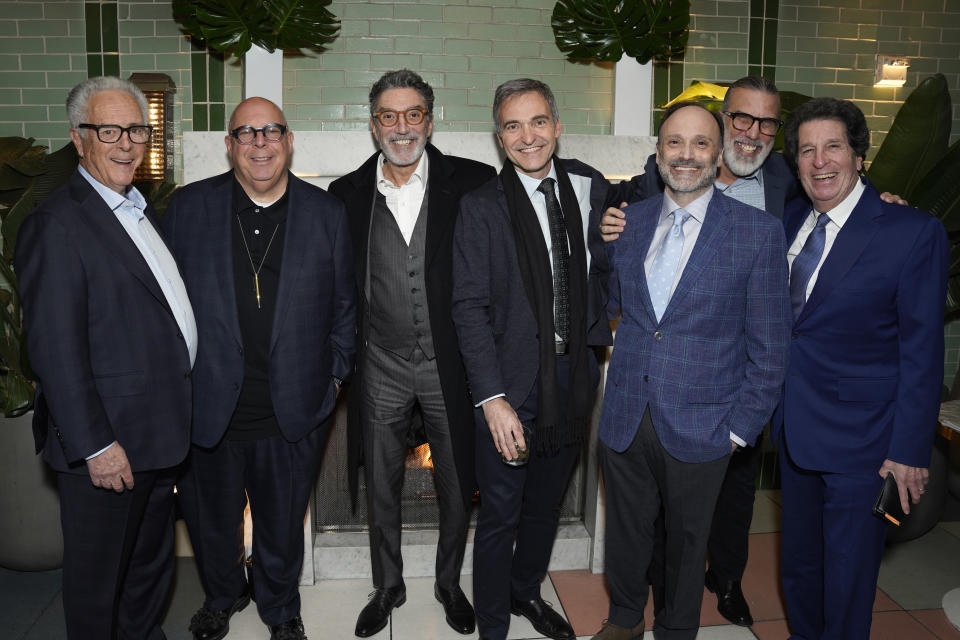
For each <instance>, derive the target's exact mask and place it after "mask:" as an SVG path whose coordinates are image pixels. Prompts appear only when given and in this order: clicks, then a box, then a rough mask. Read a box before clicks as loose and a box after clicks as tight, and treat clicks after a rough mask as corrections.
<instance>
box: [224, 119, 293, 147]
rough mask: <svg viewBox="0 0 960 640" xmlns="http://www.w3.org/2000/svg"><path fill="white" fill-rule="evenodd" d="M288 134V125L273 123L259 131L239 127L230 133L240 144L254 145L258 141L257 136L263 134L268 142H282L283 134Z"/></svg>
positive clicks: (253, 128) (252, 128)
mask: <svg viewBox="0 0 960 640" xmlns="http://www.w3.org/2000/svg"><path fill="white" fill-rule="evenodd" d="M286 132H287V127H286V125H282V124H277V123H275V122H271V123H270V124H265V125H263V126H262V127H260V128H259V129H257V128H255V127H250V126H244V127H237V128H236V129H234V130H233V131H231V132H230V135H231V136H233V137H234V139H235V140H236V141H237V142H239V143H240V144H253V143H254V141H255V140H256V139H257V134H258V133H262V134H263V139H264V140H266V141H267V142H280V140H281V139H283V134H285V133H286Z"/></svg>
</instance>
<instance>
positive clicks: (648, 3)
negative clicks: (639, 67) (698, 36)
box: [551, 0, 690, 64]
mask: <svg viewBox="0 0 960 640" xmlns="http://www.w3.org/2000/svg"><path fill="white" fill-rule="evenodd" d="M551 25H552V26H553V35H554V38H555V39H556V42H557V48H558V49H560V51H562V52H563V53H565V54H566V55H567V57H568V58H570V59H573V60H587V59H592V60H599V61H601V62H616V61H617V60H619V59H620V58H621V57H622V56H623V54H627V55H628V56H630V57H631V58H636V59H637V61H638V62H640V63H641V64H645V63H647V62H649V61H650V59H651V58H668V57H670V56H674V55H678V54H681V53H683V51H684V50H685V49H686V46H687V36H688V35H689V31H688V29H689V26H690V0H558V2H557V4H556V5H555V6H554V8H553V16H552V18H551Z"/></svg>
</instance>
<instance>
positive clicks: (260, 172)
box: [224, 97, 293, 204]
mask: <svg viewBox="0 0 960 640" xmlns="http://www.w3.org/2000/svg"><path fill="white" fill-rule="evenodd" d="M241 129H242V130H243V131H241ZM229 131H230V133H228V134H227V137H226V138H225V139H224V142H225V143H226V145H227V155H228V156H229V157H230V165H231V166H232V167H233V172H234V175H235V176H236V178H237V182H239V183H240V186H242V187H243V190H244V192H245V193H246V194H247V195H248V196H249V197H250V199H251V200H253V201H254V202H257V203H261V204H265V203H268V202H274V201H276V200H278V199H280V197H281V196H282V195H283V194H284V192H285V191H286V189H287V171H288V169H289V165H290V158H291V156H292V155H293V132H292V131H288V130H287V119H286V118H284V117H283V112H282V111H281V110H280V108H279V107H277V105H275V104H274V103H272V102H270V101H269V100H267V99H266V98H259V97H257V98H247V99H246V100H244V101H243V102H241V103H240V104H238V105H237V108H236V109H234V111H233V115H231V116H230V127H229ZM251 133H252V136H251ZM240 134H242V135H240ZM241 140H242V141H241Z"/></svg>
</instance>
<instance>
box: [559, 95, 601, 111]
mask: <svg viewBox="0 0 960 640" xmlns="http://www.w3.org/2000/svg"><path fill="white" fill-rule="evenodd" d="M563 95H564V98H563V104H564V106H566V107H572V108H580V109H609V108H611V107H612V106H613V96H612V95H610V94H608V93H587V92H584V91H577V92H570V93H564V94H563Z"/></svg>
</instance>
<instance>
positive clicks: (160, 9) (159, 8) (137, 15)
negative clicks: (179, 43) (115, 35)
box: [124, 2, 171, 20]
mask: <svg viewBox="0 0 960 640" xmlns="http://www.w3.org/2000/svg"><path fill="white" fill-rule="evenodd" d="M124 4H125V5H126V6H127V7H129V13H128V14H127V17H126V19H127V20H170V17H171V16H170V3H169V2H156V3H149V2H125V3H124Z"/></svg>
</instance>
